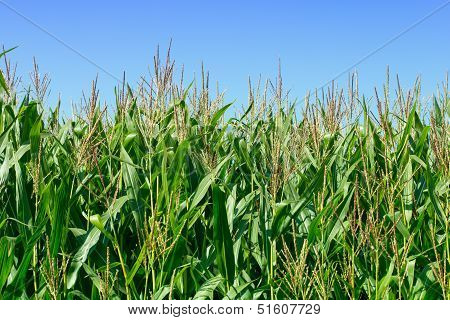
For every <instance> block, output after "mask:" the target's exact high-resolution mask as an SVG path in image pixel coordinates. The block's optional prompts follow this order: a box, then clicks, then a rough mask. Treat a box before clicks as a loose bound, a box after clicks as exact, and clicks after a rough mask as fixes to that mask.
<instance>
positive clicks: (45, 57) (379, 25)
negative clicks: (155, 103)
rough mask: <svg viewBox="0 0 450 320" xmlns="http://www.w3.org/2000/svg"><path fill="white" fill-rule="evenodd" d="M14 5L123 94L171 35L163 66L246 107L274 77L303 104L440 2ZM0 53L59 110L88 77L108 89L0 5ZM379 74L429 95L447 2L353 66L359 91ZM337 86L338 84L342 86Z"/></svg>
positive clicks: (446, 34) (447, 37)
mask: <svg viewBox="0 0 450 320" xmlns="http://www.w3.org/2000/svg"><path fill="white" fill-rule="evenodd" d="M1 2H6V3H8V4H9V5H11V6H13V7H14V8H15V9H16V10H17V11H19V12H21V13H22V14H23V15H25V16H27V17H28V18H30V19H31V20H33V21H34V22H35V23H37V24H39V25H40V26H42V27H43V28H45V29H46V30H48V31H49V32H51V33H52V34H54V35H55V36H57V37H58V38H60V39H62V40H63V41H65V42H66V43H67V44H69V45H70V46H72V47H73V48H76V49H77V50H78V51H79V52H81V53H82V54H84V55H85V56H87V57H89V58H90V59H92V60H93V61H95V62H96V63H98V64H99V65H101V66H102V67H104V68H105V69H107V70H108V71H109V72H111V73H113V74H115V75H117V77H121V74H122V72H123V71H124V70H125V71H126V72H127V79H128V81H129V82H130V83H131V84H132V85H133V84H135V83H136V80H137V79H138V78H139V76H140V75H142V74H147V70H148V66H150V65H151V64H152V56H153V54H154V52H155V48H156V46H157V45H158V44H160V45H161V48H162V51H164V49H165V48H167V45H168V43H169V40H170V39H171V38H172V40H173V46H172V49H173V50H172V53H173V55H172V56H173V58H174V59H175V61H176V64H177V66H180V65H181V64H184V65H185V71H186V73H185V77H186V79H187V80H191V79H193V77H194V72H196V73H197V74H198V73H199V71H200V66H201V62H202V61H203V62H204V64H205V67H206V68H207V69H208V70H209V71H210V72H211V79H212V81H214V82H215V81H216V80H219V83H220V88H222V89H226V91H227V95H226V98H227V100H228V101H232V100H234V99H235V98H237V100H238V105H239V104H241V103H244V102H245V101H246V95H247V79H248V76H251V77H252V78H253V79H255V80H256V79H257V78H258V76H259V74H261V75H262V77H263V78H271V79H274V78H275V76H276V74H277V65H278V59H281V65H282V71H283V83H284V86H285V87H286V88H290V89H291V92H292V93H291V96H296V97H299V98H302V97H303V96H304V94H305V92H306V91H307V90H308V89H314V88H316V87H319V86H321V85H322V84H324V83H325V82H327V81H328V80H330V79H332V78H333V77H334V76H335V75H337V74H338V73H339V72H341V71H343V70H345V69H346V68H347V67H348V66H350V65H352V64H353V63H354V62H356V61H358V60H359V59H360V58H361V57H363V56H364V55H366V54H368V53H370V52H371V51H372V50H374V49H376V48H377V47H379V46H380V45H382V44H383V43H384V42H386V41H387V40H389V39H390V38H392V37H393V36H395V35H396V34H398V33H400V32H401V31H402V30H404V29H406V28H407V27H408V26H410V25H411V24H413V23H414V22H416V21H417V20H418V19H420V18H422V17H423V16H425V15H426V14H427V13H429V12H430V11H432V10H433V9H434V8H436V7H438V6H439V5H440V4H442V3H444V2H445V0H426V1H425V0H424V1H411V0H409V1H345V0H343V1H231V0H228V1H193V0H191V1H158V2H156V1H145V2H144V1H84V0H79V1H71V2H70V3H69V2H68V1H23V0H1ZM0 21H1V24H2V27H1V28H0V29H1V30H0V45H4V46H5V47H7V48H8V47H12V46H16V45H18V46H19V47H18V48H17V49H16V50H15V51H14V52H13V53H12V54H11V55H10V57H11V58H12V60H13V61H16V62H18V64H19V69H18V70H19V73H20V74H22V75H23V79H24V80H26V81H27V80H28V79H29V77H28V72H29V71H31V69H32V57H33V56H36V58H37V59H38V62H39V64H40V68H41V71H46V72H48V73H49V74H50V76H51V79H52V84H51V89H52V97H51V99H50V100H51V101H55V99H56V96H57V95H58V94H59V93H61V97H62V101H63V104H64V106H65V108H66V110H70V107H69V105H70V101H72V100H73V101H76V102H78V101H79V98H80V97H81V92H82V90H84V91H88V90H89V86H90V82H91V80H92V79H93V78H95V76H96V74H97V73H98V75H99V88H100V95H101V97H102V98H103V99H106V100H109V101H111V100H112V97H113V88H114V86H115V85H116V84H117V81H116V80H114V79H112V78H111V77H109V76H108V75H106V74H104V73H102V72H101V71H100V70H97V69H96V68H95V67H94V66H92V65H90V64H89V63H87V62H86V61H84V60H83V59H81V58H80V57H79V56H77V55H76V54H74V53H73V52H71V51H69V50H68V49H66V48H65V47H64V46H62V45H61V44H59V43H58V42H56V41H55V40H54V39H52V38H51V37H49V36H48V35H46V34H45V33H43V32H42V31H40V30H38V29H36V27H34V26H33V25H31V24H30V23H29V22H26V21H25V20H23V19H22V18H21V17H19V16H17V15H16V14H15V13H13V12H11V11H9V10H8V9H6V8H5V7H4V6H3V5H1V3H0ZM386 65H389V66H390V67H391V71H392V74H393V75H395V74H396V73H398V74H399V75H400V79H401V81H402V83H403V84H405V85H406V86H410V85H412V84H413V82H414V79H415V77H416V76H417V75H421V76H422V80H423V92H424V93H425V94H432V93H433V92H434V91H435V89H436V85H437V84H438V83H440V82H441V81H442V80H444V78H445V74H446V72H448V71H449V69H450V5H449V6H447V7H446V8H445V9H444V10H442V11H440V12H439V13H437V14H436V15H434V16H433V17H431V18H430V19H428V20H427V21H425V22H424V23H422V24H421V25H419V26H418V27H416V28H415V29H413V30H412V31H410V32H408V33H407V34H405V35H404V36H403V37H401V38H400V39H398V40H396V41H395V42H394V43H392V44H391V45H389V46H388V47H386V48H385V49H383V50H382V51H381V52H379V53H377V54H376V55H374V56H373V57H371V58H370V59H368V60H367V61H365V62H364V63H362V64H361V65H360V66H358V68H357V69H358V72H359V74H360V83H361V88H362V90H363V91H364V92H365V93H367V94H370V95H371V94H372V93H373V87H374V86H375V85H381V84H382V82H383V81H384V78H385V70H386ZM346 81H347V77H346V76H343V77H341V79H340V81H339V82H340V83H341V84H345V83H346Z"/></svg>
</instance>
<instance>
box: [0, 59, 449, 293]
mask: <svg viewBox="0 0 450 320" xmlns="http://www.w3.org/2000/svg"><path fill="white" fill-rule="evenodd" d="M2 55H4V53H2ZM36 68H37V67H36ZM8 70H9V69H8ZM8 70H6V71H5V73H3V72H2V73H0V75H1V76H0V85H1V86H0V87H1V89H0V90H1V91H0V96H1V98H0V297H1V298H3V299H449V298H450V240H449V234H450V233H449V213H450V208H449V184H450V178H449V177H450V176H449V175H450V161H449V160H450V159H449V150H450V148H449V142H450V140H449V117H450V99H449V93H448V91H447V85H446V84H445V85H444V86H443V87H442V89H441V90H440V92H439V93H438V94H437V95H436V96H434V97H433V98H432V99H431V100H430V101H425V102H424V100H423V99H422V98H421V94H420V83H417V84H416V85H415V87H414V88H413V89H412V90H410V91H407V92H405V91H404V90H403V89H402V88H401V87H400V86H399V87H398V89H397V91H396V97H394V98H392V97H390V96H389V84H388V81H387V84H386V86H385V87H384V88H383V94H382V95H380V96H379V95H378V92H376V94H375V95H374V97H373V98H372V99H367V98H365V97H363V96H361V95H360V94H359V93H358V89H357V85H356V82H354V81H352V82H351V84H350V86H349V91H348V93H347V94H346V93H344V92H343V91H340V90H338V89H336V88H334V87H332V88H330V89H329V90H328V91H327V92H323V93H317V94H315V95H312V96H311V95H308V96H307V97H306V98H305V100H304V105H303V104H302V105H301V106H300V105H297V104H296V103H291V102H289V100H288V98H287V97H286V96H285V95H284V94H283V93H282V92H283V90H282V88H281V81H279V82H278V84H277V85H275V86H274V88H273V89H274V90H272V91H273V94H272V95H271V94H270V92H271V86H270V83H268V84H267V86H266V88H260V86H259V85H258V86H257V88H250V94H249V97H250V98H249V106H248V107H247V108H245V109H244V110H243V112H242V113H240V114H238V113H237V112H236V115H235V116H227V114H228V113H230V111H231V110H232V108H235V107H234V106H232V105H226V104H224V102H223V100H224V99H223V95H221V94H218V96H217V97H215V98H213V95H212V94H211V93H210V89H209V85H208V76H207V74H204V76H203V79H202V81H201V82H202V83H201V85H199V86H197V85H196V83H195V82H194V83H193V84H191V86H189V87H188V88H184V87H183V83H182V82H181V83H178V84H175V83H174V81H173V72H174V71H173V70H174V67H173V63H172V62H171V60H170V58H169V57H168V59H167V62H166V63H165V64H164V65H163V64H161V62H160V60H159V57H156V58H155V72H154V73H155V74H154V76H153V78H151V79H148V80H143V81H142V83H141V84H140V85H139V86H138V87H137V88H136V89H133V88H131V87H130V86H128V85H126V84H125V85H123V86H122V87H120V88H117V89H116V91H115V93H116V105H115V106H114V108H113V107H111V106H109V107H104V106H102V105H101V103H100V99H99V93H98V90H97V89H96V81H94V82H93V85H92V92H91V94H90V96H89V97H87V98H86V99H85V100H84V101H83V104H82V105H81V106H80V108H79V109H78V111H77V112H76V113H75V115H74V116H73V117H62V116H61V115H60V106H59V104H58V106H56V107H55V108H52V107H51V106H48V105H46V103H45V96H46V94H45V90H43V89H42V88H46V87H47V86H48V84H49V80H48V79H47V78H39V75H38V69H37V72H36V75H35V77H34V79H35V81H33V83H35V89H36V90H29V91H27V92H26V93H25V94H23V95H22V96H19V95H18V94H16V93H15V92H16V91H15V89H14V81H12V80H11V79H13V78H14V76H11V74H10V71H8ZM39 84H40V85H39ZM39 88H40V89H39ZM39 90H40V91H39ZM235 110H236V109H235Z"/></svg>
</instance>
